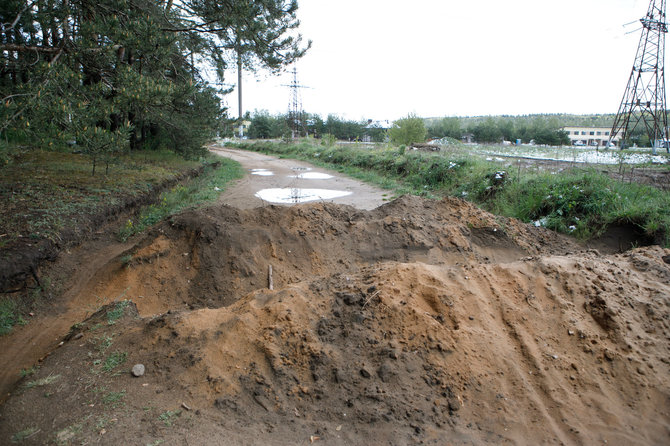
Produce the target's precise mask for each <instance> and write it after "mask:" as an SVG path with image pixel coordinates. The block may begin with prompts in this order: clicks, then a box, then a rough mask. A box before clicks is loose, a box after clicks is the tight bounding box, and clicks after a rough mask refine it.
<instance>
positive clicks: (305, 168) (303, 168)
mask: <svg viewBox="0 0 670 446" xmlns="http://www.w3.org/2000/svg"><path fill="white" fill-rule="evenodd" d="M291 170H298V171H300V170H312V168H311V167H300V166H295V167H291Z"/></svg>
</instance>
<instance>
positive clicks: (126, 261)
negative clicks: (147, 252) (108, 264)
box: [121, 254, 133, 268]
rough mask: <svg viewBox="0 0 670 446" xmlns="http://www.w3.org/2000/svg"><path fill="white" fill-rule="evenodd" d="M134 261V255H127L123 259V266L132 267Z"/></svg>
mask: <svg viewBox="0 0 670 446" xmlns="http://www.w3.org/2000/svg"><path fill="white" fill-rule="evenodd" d="M132 261H133V256H132V254H127V255H125V256H123V257H121V264H122V265H123V266H125V267H126V268H129V267H130V262H132Z"/></svg>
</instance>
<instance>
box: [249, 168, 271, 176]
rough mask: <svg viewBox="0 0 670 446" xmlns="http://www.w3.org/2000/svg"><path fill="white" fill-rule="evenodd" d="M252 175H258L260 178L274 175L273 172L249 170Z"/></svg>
mask: <svg viewBox="0 0 670 446" xmlns="http://www.w3.org/2000/svg"><path fill="white" fill-rule="evenodd" d="M251 174H252V175H258V176H261V177H271V176H273V175H274V172H272V171H270V170H267V169H251Z"/></svg>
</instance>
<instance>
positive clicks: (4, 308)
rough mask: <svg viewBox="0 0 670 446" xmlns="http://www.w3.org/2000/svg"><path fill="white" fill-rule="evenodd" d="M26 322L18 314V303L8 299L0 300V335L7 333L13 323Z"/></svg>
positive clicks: (21, 323) (12, 326)
mask: <svg viewBox="0 0 670 446" xmlns="http://www.w3.org/2000/svg"><path fill="white" fill-rule="evenodd" d="M25 323H26V322H25V320H24V319H23V318H22V317H21V315H20V314H19V309H18V305H16V303H15V302H14V301H12V300H10V299H3V300H0V336H3V335H6V334H8V333H9V332H10V331H12V328H14V326H15V325H17V324H20V325H24V324H25Z"/></svg>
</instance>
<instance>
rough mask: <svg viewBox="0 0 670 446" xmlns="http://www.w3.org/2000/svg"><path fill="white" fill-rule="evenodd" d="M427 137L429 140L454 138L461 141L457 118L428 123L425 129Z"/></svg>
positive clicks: (459, 124) (459, 125)
mask: <svg viewBox="0 0 670 446" xmlns="http://www.w3.org/2000/svg"><path fill="white" fill-rule="evenodd" d="M427 132H428V136H430V137H431V138H445V137H449V138H454V139H457V140H460V139H461V136H463V135H462V131H461V121H460V119H459V118H442V119H440V120H439V121H436V122H433V123H430V124H429V125H428V127H427Z"/></svg>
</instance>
